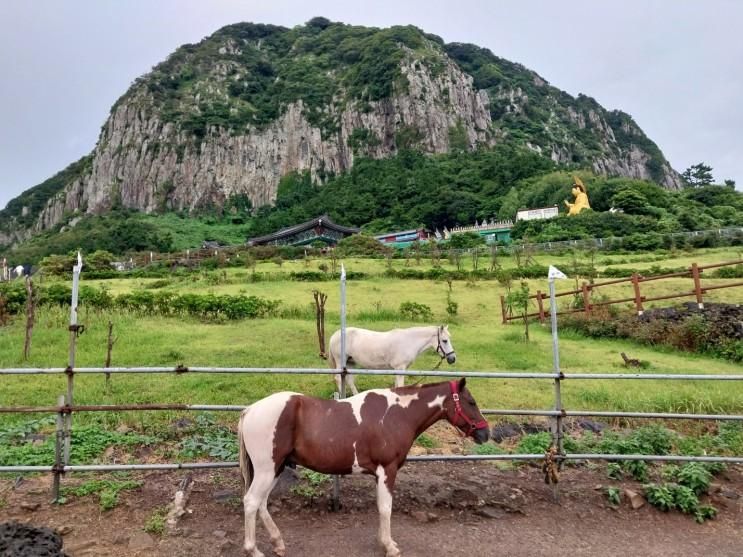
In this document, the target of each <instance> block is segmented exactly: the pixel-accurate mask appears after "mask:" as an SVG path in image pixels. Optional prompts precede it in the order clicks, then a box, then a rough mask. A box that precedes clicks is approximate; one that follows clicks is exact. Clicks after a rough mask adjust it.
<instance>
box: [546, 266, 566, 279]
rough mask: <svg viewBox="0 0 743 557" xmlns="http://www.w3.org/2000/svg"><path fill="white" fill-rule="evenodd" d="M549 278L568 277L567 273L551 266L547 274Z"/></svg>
mask: <svg viewBox="0 0 743 557" xmlns="http://www.w3.org/2000/svg"><path fill="white" fill-rule="evenodd" d="M547 278H549V279H556V278H557V279H566V278H568V277H566V276H565V273H563V272H562V271H561V270H560V269H558V268H557V267H553V266H552V265H550V270H549V272H548V273H547Z"/></svg>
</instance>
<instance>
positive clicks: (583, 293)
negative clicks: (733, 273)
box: [500, 259, 743, 323]
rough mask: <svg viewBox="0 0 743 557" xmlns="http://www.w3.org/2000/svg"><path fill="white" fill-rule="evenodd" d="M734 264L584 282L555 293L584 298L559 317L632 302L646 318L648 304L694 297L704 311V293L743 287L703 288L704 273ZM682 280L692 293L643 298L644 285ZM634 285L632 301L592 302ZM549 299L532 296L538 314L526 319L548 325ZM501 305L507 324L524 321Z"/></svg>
mask: <svg viewBox="0 0 743 557" xmlns="http://www.w3.org/2000/svg"><path fill="white" fill-rule="evenodd" d="M733 265H743V259H741V260H738V261H728V262H725V263H716V264H714V265H705V266H699V265H697V264H696V263H692V265H691V267H689V269H688V270H687V271H683V272H679V273H669V274H666V275H658V276H653V277H643V276H642V275H639V274H637V273H633V274H632V276H631V277H628V278H621V279H616V280H608V281H604V282H596V283H593V284H591V283H588V282H583V285H582V286H581V288H580V289H578V290H568V291H566V292H560V293H559V294H555V296H556V297H558V298H559V297H561V296H576V297H578V296H580V300H581V304H580V305H581V306H582V307H577V308H573V309H566V310H563V311H558V312H557V314H558V315H564V314H568V313H577V312H583V313H585V314H586V315H591V313H592V312H593V310H594V309H595V308H598V307H603V306H610V305H614V304H624V303H627V302H632V303H634V305H635V311H637V315H642V314H643V312H644V311H645V307H644V305H643V304H644V303H646V302H654V301H658V300H671V299H674V298H688V297H691V296H694V298H695V299H696V302H697V304H698V305H699V309H703V308H704V294H706V293H707V292H709V291H710V290H719V289H722V288H733V287H737V286H743V281H740V282H734V283H728V284H718V285H714V286H702V280H701V275H702V272H703V271H704V270H705V269H716V268H720V267H728V266H733ZM679 277H690V278H691V279H692V281H693V283H694V284H693V289H692V290H691V291H687V292H679V293H676V294H670V295H667V296H655V297H652V298H648V297H646V296H643V295H642V293H641V291H640V284H642V283H646V282H651V281H656V280H664V279H669V278H679ZM627 283H630V284H632V288H633V295H632V296H631V297H629V298H621V299H618V300H608V301H601V302H592V301H591V296H592V294H593V292H594V291H596V290H598V289H599V288H600V287H602V286H609V285H618V284H627ZM546 299H547V296H546V295H545V294H544V293H543V292H541V291H540V290H537V293H536V294H535V295H533V296H529V300H535V301H536V304H537V311H536V312H535V313H527V314H526V317H527V318H530V317H538V318H539V321H540V322H542V323H544V321H545V318H546V312H545V309H544V300H546ZM500 304H501V313H502V315H503V323H508V322H509V321H511V320H513V319H523V318H524V315H513V314H512V312H511V311H509V305H508V303H507V301H506V298H505V297H504V296H501V297H500Z"/></svg>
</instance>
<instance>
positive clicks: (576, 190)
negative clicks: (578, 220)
mask: <svg viewBox="0 0 743 557" xmlns="http://www.w3.org/2000/svg"><path fill="white" fill-rule="evenodd" d="M572 193H573V197H575V202H574V203H569V202H568V200H567V199H566V200H565V205H566V206H567V208H568V215H577V214H578V213H580V212H581V211H582V210H583V209H590V208H591V206H590V205H589V204H588V195H587V194H586V186H585V185H584V184H583V182H582V181H581V179H580V178H578V177H577V176H573V189H572Z"/></svg>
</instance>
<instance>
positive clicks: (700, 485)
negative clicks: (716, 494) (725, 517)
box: [676, 462, 712, 495]
mask: <svg viewBox="0 0 743 557" xmlns="http://www.w3.org/2000/svg"><path fill="white" fill-rule="evenodd" d="M676 480H677V481H678V483H680V484H681V485H683V486H686V487H688V488H689V489H691V490H692V491H693V492H694V493H695V494H696V495H700V494H701V493H705V492H706V491H707V489H709V483H710V481H711V480H712V474H711V473H710V472H709V470H707V469H706V468H705V467H704V466H703V465H702V464H701V463H698V462H690V463H688V464H685V465H684V466H683V467H682V468H681V469H680V470H679V471H678V473H677V474H676Z"/></svg>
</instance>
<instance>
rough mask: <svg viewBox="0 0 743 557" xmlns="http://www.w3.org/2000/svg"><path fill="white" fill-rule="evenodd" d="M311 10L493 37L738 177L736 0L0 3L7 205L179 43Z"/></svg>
mask: <svg viewBox="0 0 743 557" xmlns="http://www.w3.org/2000/svg"><path fill="white" fill-rule="evenodd" d="M314 16H324V17H327V18H329V19H331V20H333V21H342V22H344V23H351V24H355V25H369V26H376V27H388V26H390V25H397V24H413V25H416V26H418V27H420V28H422V29H423V30H425V31H427V32H430V33H435V34H437V35H439V36H441V37H442V38H443V39H444V40H445V41H446V42H455V41H457V42H470V43H474V44H477V45H480V46H484V47H487V48H489V49H490V50H492V51H493V53H495V54H496V55H498V56H501V57H504V58H507V59H509V60H512V61H514V62H520V63H522V64H524V65H525V66H526V67H528V68H530V69H532V70H535V71H536V72H537V73H539V74H540V75H541V76H542V77H544V78H546V79H547V80H548V81H550V83H552V84H553V85H555V86H556V87H559V88H560V89H563V90H565V91H567V92H568V93H570V94H571V95H574V96H575V95H577V94H578V93H584V94H586V95H589V96H592V97H594V98H595V99H596V100H597V101H598V102H599V103H601V104H602V105H603V106H604V107H605V108H607V109H615V108H618V109H621V110H624V111H625V112H628V113H629V114H631V115H632V116H633V117H634V118H635V120H636V121H637V123H638V124H639V125H640V127H641V128H642V129H643V130H644V131H645V132H646V133H647V134H648V136H649V137H650V138H651V139H653V140H654V141H655V142H656V143H657V144H658V145H659V147H660V148H661V150H662V151H663V152H664V153H665V155H666V157H667V158H668V159H669V160H670V161H671V164H672V165H673V166H674V168H676V169H677V170H678V171H680V172H681V171H683V170H684V169H685V168H687V167H689V166H690V165H692V164H695V163H697V162H700V161H704V162H706V163H707V164H709V165H711V166H712V167H713V175H714V177H715V179H716V180H717V181H719V182H722V180H723V179H725V178H732V179H734V180H736V182H737V184H738V186H737V187H738V188H739V189H741V187H742V186H743V160H741V154H742V153H743V133H742V132H743V41H742V40H741V39H740V33H741V30H742V28H743V2H739V1H738V0H698V1H694V0H688V1H681V0H623V1H622V2H612V3H609V2H597V1H595V0H563V1H562V2H555V1H554V0H531V1H526V0H524V1H522V2H513V1H505V0H477V1H471V2H466V1H460V2H454V1H452V0H446V1H441V0H425V1H417V0H415V1H401V0H395V1H390V0H381V1H376V2H374V1H366V2H363V3H362V2H357V3H354V2H352V1H337V0H335V1H333V0H313V1H312V2H299V1H289V0H271V1H270V2H269V1H239V0H209V1H205V0H127V1H126V2H121V1H117V0H66V1H64V2H60V1H59V0H3V1H2V3H0V31H1V32H0V207H4V206H5V205H6V203H7V202H8V201H9V200H10V199H11V198H13V197H15V196H16V195H18V194H19V193H21V192H22V191H24V190H26V189H28V188H30V187H32V186H34V185H36V184H38V183H39V182H41V181H43V180H45V179H46V178H48V177H50V176H52V175H53V174H54V173H56V172H57V171H59V170H61V169H62V168H64V167H65V166H66V165H68V164H69V163H71V162H73V161H75V160H77V159H78V158H79V157H81V156H83V155H85V154H87V153H89V152H90V151H91V150H92V148H93V146H94V145H95V141H96V139H97V137H98V132H99V130H100V128H101V126H102V124H103V123H104V121H105V119H106V117H107V115H108V111H109V109H110V107H111V105H112V104H113V103H114V101H115V100H116V99H117V98H118V97H119V96H121V95H122V94H123V93H124V92H125V91H126V89H127V87H128V86H129V85H130V84H131V82H132V81H133V80H134V79H135V78H136V77H138V76H139V75H142V74H143V73H146V72H147V71H149V70H150V69H151V68H152V66H154V65H155V64H157V63H158V62H160V61H162V60H164V59H165V57H166V56H167V55H168V54H169V53H171V52H172V51H174V50H175V49H176V48H177V47H178V46H179V45H181V44H184V43H194V42H197V41H199V40H200V39H202V38H203V37H205V36H207V35H210V34H211V33H213V32H214V31H216V30H217V29H219V28H220V27H222V26H224V25H227V24H230V23H236V22H239V21H252V22H256V23H273V24H277V25H284V26H287V27H291V26H294V25H298V24H302V23H304V22H306V21H307V20H309V19H311V18H312V17H314Z"/></svg>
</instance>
